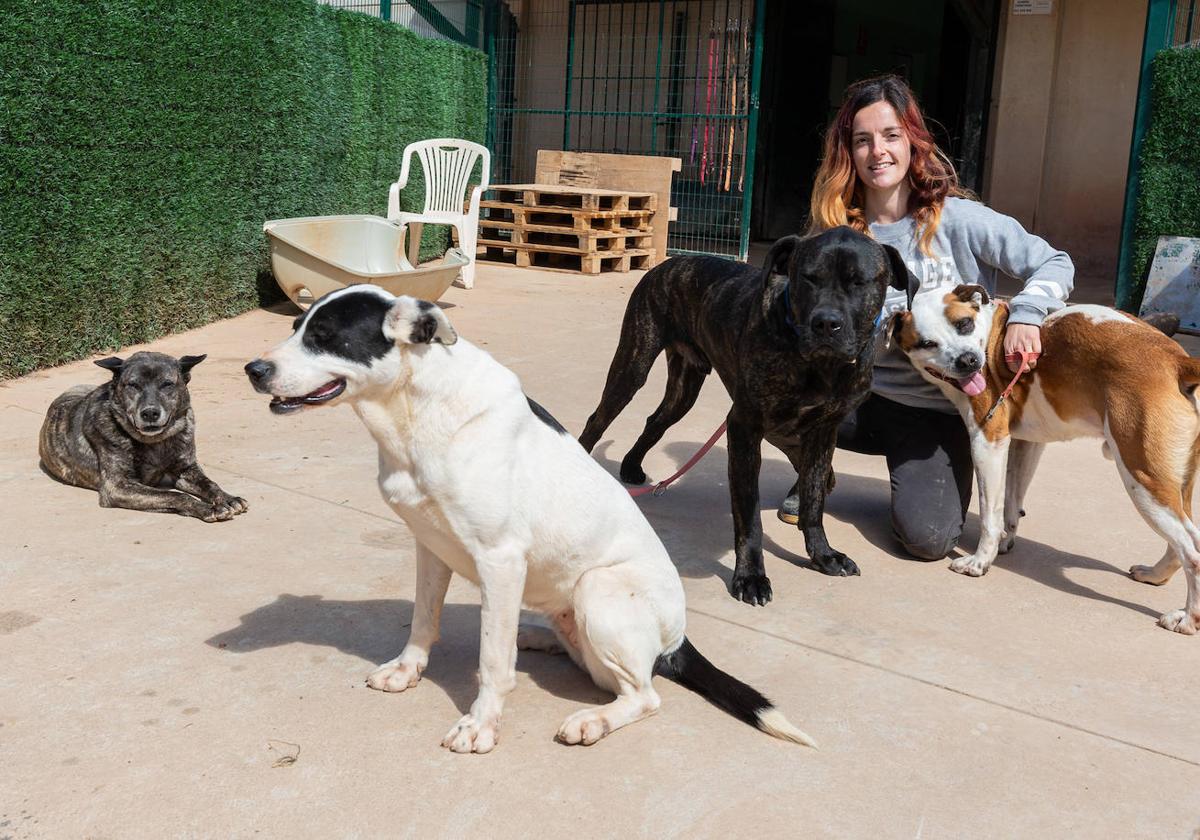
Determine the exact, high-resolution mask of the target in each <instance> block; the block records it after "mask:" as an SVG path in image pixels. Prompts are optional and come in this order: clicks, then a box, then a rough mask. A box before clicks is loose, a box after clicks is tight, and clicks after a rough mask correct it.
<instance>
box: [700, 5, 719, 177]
mask: <svg viewBox="0 0 1200 840" xmlns="http://www.w3.org/2000/svg"><path fill="white" fill-rule="evenodd" d="M716 47H717V33H716V30H714V29H709V30H708V79H707V81H706V83H705V86H704V149H703V151H702V153H701V155H700V186H704V177H705V170H706V169H708V133H709V129H710V128H711V126H710V125H709V120H708V115H709V114H711V113H712V88H713V60H714V59H715V55H714V54H713V51H714V50H715V49H716Z"/></svg>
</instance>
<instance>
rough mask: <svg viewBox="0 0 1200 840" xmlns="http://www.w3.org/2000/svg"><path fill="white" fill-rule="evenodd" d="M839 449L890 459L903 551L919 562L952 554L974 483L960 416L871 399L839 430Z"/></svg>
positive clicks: (894, 516) (894, 524)
mask: <svg viewBox="0 0 1200 840" xmlns="http://www.w3.org/2000/svg"><path fill="white" fill-rule="evenodd" d="M837 445H838V447H839V448H840V449H848V450H849V451H851V452H859V453H862V454H864V455H884V456H886V457H887V466H888V473H889V475H890V477H891V484H892V530H893V531H894V532H895V534H896V538H897V539H898V540H900V543H901V544H902V545H903V546H904V550H905V551H907V552H908V553H909V554H911V555H912V556H913V557H915V558H917V559H919V560H940V559H942V558H943V557H945V556H946V555H948V554H949V553H950V552H951V551H953V549H954V547H955V546H956V545H957V544H958V538H959V536H960V535H961V534H962V526H963V520H964V519H965V518H966V515H967V506H968V505H969V504H970V503H971V487H972V481H973V478H974V468H973V466H974V465H973V463H972V460H971V444H970V440H969V439H968V437H967V429H966V426H965V425H964V424H963V421H962V418H961V417H959V416H958V414H943V413H942V412H940V411H932V410H930V409H925V408H910V407H909V406H906V405H901V404H900V403H897V402H892V401H891V400H887V399H884V398H883V397H880V396H876V395H875V394H872V395H871V396H869V397H868V398H867V400H866V402H864V403H863V404H862V405H861V406H859V408H858V410H857V411H856V412H854V413H853V414H851V415H850V416H849V417H847V418H846V419H845V420H844V421H843V422H842V425H841V426H840V427H838V436H837Z"/></svg>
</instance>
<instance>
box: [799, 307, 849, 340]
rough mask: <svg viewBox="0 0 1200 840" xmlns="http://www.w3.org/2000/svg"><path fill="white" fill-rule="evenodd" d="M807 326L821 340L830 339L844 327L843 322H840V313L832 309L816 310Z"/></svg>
mask: <svg viewBox="0 0 1200 840" xmlns="http://www.w3.org/2000/svg"><path fill="white" fill-rule="evenodd" d="M808 326H809V328H810V329H812V331H813V332H814V333H816V334H817V335H819V336H821V337H822V338H830V337H831V336H833V334H834V333H836V332H837V331H838V330H840V329H841V328H842V327H844V326H845V321H843V320H842V315H841V313H840V312H836V311H834V310H832V309H818V310H816V311H815V312H813V314H812V317H811V318H809V319H808Z"/></svg>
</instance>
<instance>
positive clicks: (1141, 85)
mask: <svg viewBox="0 0 1200 840" xmlns="http://www.w3.org/2000/svg"><path fill="white" fill-rule="evenodd" d="M1175 2H1176V0H1150V4H1149V8H1148V9H1147V10H1146V35H1145V38H1144V40H1143V42H1142V69H1141V75H1140V76H1139V77H1138V92H1137V107H1136V109H1135V110H1134V114H1133V139H1132V141H1131V142H1130V146H1129V174H1128V176H1127V177H1126V179H1125V212H1124V217H1123V219H1122V222H1121V251H1120V256H1119V258H1118V260H1117V285H1116V290H1115V293H1116V299H1117V308H1118V309H1125V310H1129V311H1134V310H1136V308H1137V307H1138V306H1140V305H1141V300H1140V296H1139V299H1138V300H1134V287H1135V286H1136V285H1137V280H1138V278H1135V277H1133V276H1132V275H1131V272H1132V271H1133V227H1134V223H1135V222H1136V221H1137V219H1136V216H1137V190H1138V180H1139V175H1140V172H1141V160H1140V158H1141V154H1142V140H1143V139H1145V136H1146V126H1147V123H1148V122H1149V121H1150V91H1151V88H1152V87H1153V81H1154V73H1153V64H1154V56H1156V55H1157V54H1158V51H1159V50H1161V49H1163V48H1164V47H1167V46H1169V45H1170V43H1171V36H1172V34H1173V29H1174V25H1175Z"/></svg>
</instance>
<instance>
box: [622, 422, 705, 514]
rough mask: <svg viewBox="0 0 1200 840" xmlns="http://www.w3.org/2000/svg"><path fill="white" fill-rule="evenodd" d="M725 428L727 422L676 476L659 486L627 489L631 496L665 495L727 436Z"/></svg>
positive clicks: (664, 480)
mask: <svg viewBox="0 0 1200 840" xmlns="http://www.w3.org/2000/svg"><path fill="white" fill-rule="evenodd" d="M725 426H726V422H725V421H722V423H721V426H720V428H718V429H717V430H716V431H715V432H713V433H712V437H710V438H709V439H708V441H707V442H706V443H705V444H704V445H703V446H701V447H700V451H699V452H697V453H696V454H695V455H693V456H692V457H691V460H689V461H688V462H687V463H686V464H684V465H683V466H682V467H680V468H679V469H678V470H677V471H676V473H675V475H673V476H671V477H670V478H667V479H663V480H662V481H660V482H658V483H657V484H652V485H650V486H649V487H629V488H626V489H627V490H629V495H630V496H633V497H634V498H635V499H636V498H637V497H638V496H645V495H646V494H647V493H651V494H653V495H655V496H661V495H662V494H663V491H664V490H666V489H667V487H669V486H670V485H671V484H673V483H674V482H675V481H676V480H677V479H678V478H679V477H680V476H681V475H683V474H684V473H685V472H687V471H688V470H690V469H691V468H692V467H694V466H696V462H697V461H699V460H700V459H701V458H703V457H704V456H705V455H706V454H707V453H708V450H710V449H712V448H713V446H714V445H715V444H716V442H717V441H719V440H720V439H721V435H723V434H725Z"/></svg>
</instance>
